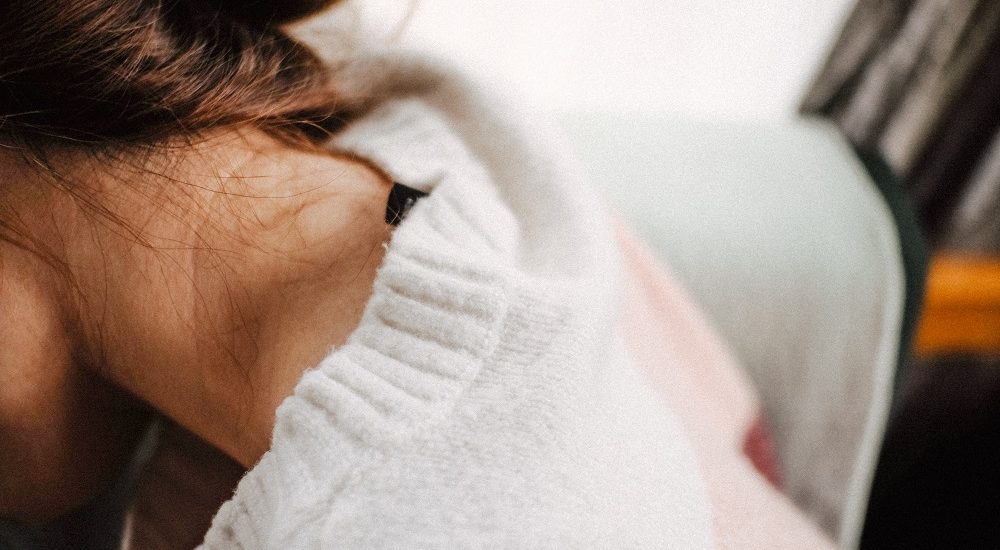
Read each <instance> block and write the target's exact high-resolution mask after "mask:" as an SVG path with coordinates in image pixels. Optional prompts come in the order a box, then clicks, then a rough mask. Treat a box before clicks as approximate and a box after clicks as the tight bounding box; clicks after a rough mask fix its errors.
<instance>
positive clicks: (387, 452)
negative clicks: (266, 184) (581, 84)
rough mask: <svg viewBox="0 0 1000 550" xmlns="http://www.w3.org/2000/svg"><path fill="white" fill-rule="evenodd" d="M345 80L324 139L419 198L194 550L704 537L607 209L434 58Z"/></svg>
mask: <svg viewBox="0 0 1000 550" xmlns="http://www.w3.org/2000/svg"><path fill="white" fill-rule="evenodd" d="M340 80H341V81H342V82H344V83H345V89H346V92H347V93H349V94H351V95H353V96H356V97H363V98H368V99H367V100H368V102H369V104H370V108H369V110H367V114H365V115H363V116H362V117H360V119H359V120H358V121H357V122H354V123H352V124H351V126H350V127H349V128H348V129H347V130H345V131H344V132H343V133H342V134H341V135H340V136H339V137H338V138H337V139H336V141H335V143H333V144H332V145H333V146H335V147H338V148H342V149H347V150H350V151H353V152H356V153H358V154H360V155H363V156H365V157H367V158H369V159H371V160H373V161H374V162H376V163H377V164H378V165H379V166H381V167H382V168H384V169H385V170H386V171H387V172H389V174H391V175H392V176H393V178H395V179H396V180H397V181H399V182H402V183H404V184H407V185H410V186H414V187H418V188H422V189H425V190H430V191H431V192H430V195H429V196H428V197H426V198H424V199H422V200H421V201H420V202H418V203H417V205H416V206H415V207H414V208H413V209H412V210H411V211H410V213H409V215H408V216H407V218H406V219H405V220H404V221H403V223H402V224H401V225H400V226H399V227H398V228H397V229H396V230H395V233H394V235H393V237H392V240H391V242H390V244H389V245H388V249H387V253H386V256H385V260H384V263H383V265H382V267H381V268H380V270H379V272H378V274H377V277H376V279H375V283H374V290H373V294H372V297H371V300H370V302H369V303H368V305H367V307H366V310H365V313H364V315H363V318H362V320H361V323H360V326H359V327H358V328H357V329H356V331H355V332H354V333H353V335H352V336H351V337H350V339H349V340H348V342H347V343H346V344H345V345H343V346H341V347H339V348H337V349H334V350H333V351H332V352H331V353H330V354H329V356H328V357H327V358H326V359H324V360H323V361H322V363H321V364H320V365H319V366H318V367H316V368H315V369H312V370H310V371H309V372H307V373H306V374H305V375H304V376H303V378H302V380H301V381H300V382H299V384H298V386H297V388H296V390H295V393H294V395H293V396H291V397H289V398H288V399H287V400H285V402H284V403H283V404H282V405H281V407H280V408H279V409H278V413H277V424H276V426H275V430H274V434H273V440H272V447H271V450H270V451H268V452H267V453H266V454H265V455H264V457H263V458H262V459H261V461H260V463H259V464H257V465H256V466H255V467H254V468H253V469H252V470H250V472H249V473H247V475H246V476H245V477H244V479H243V480H242V481H241V482H240V484H239V487H238V488H237V490H236V493H235V495H234V496H233V498H232V499H231V500H230V501H229V502H227V503H226V504H225V505H224V506H223V507H222V508H221V509H220V511H219V512H218V514H217V516H216V518H215V520H214V522H213V524H212V527H211V529H210V531H209V532H208V534H207V536H206V539H205V543H204V546H203V547H204V548H212V549H216V548H217V549H230V548H247V549H264V548H267V549H277V548H281V549H286V548H683V549H693V548H706V547H711V546H712V533H711V517H710V510H709V504H708V497H707V496H706V492H705V487H704V482H703V480H702V476H701V474H700V473H699V471H698V466H697V464H696V460H695V456H694V454H693V451H692V449H691V446H690V444H689V442H688V440H687V438H686V436H685V435H684V432H683V431H682V430H681V428H680V425H679V423H678V421H677V419H676V418H675V417H674V415H673V414H672V413H671V412H670V411H669V410H668V408H667V406H666V405H665V404H664V402H663V401H662V400H661V399H660V398H659V397H658V395H657V394H655V393H654V391H653V389H652V388H650V387H649V386H648V384H647V382H646V381H645V379H643V378H642V377H641V375H640V374H639V373H638V372H637V371H636V369H635V367H634V366H633V364H632V361H631V360H630V358H629V357H628V355H627V354H626V352H625V351H624V346H623V341H622V337H621V334H620V329H619V325H620V322H619V321H620V320H619V313H618V312H619V308H620V303H619V302H620V299H621V298H620V291H621V289H620V285H621V275H620V273H619V259H618V252H617V250H616V249H615V247H614V241H613V236H612V233H611V230H610V228H609V224H608V219H607V214H606V213H605V211H604V209H603V208H602V207H601V205H600V204H599V203H598V202H597V201H596V200H595V199H594V198H593V197H592V196H591V192H590V191H589V190H588V188H587V187H586V185H585V183H584V181H583V178H582V177H581V175H580V172H579V171H578V169H577V168H576V166H575V164H574V163H573V162H572V161H571V160H569V157H568V156H567V155H565V154H563V153H562V152H561V149H560V146H559V145H558V144H557V142H556V141H555V140H552V139H551V138H550V137H547V136H548V135H549V134H550V131H549V129H547V128H546V127H545V125H544V124H540V123H538V122H535V121H534V119H533V118H532V117H531V115H530V114H528V113H525V112H523V111H520V110H515V109H513V108H512V107H510V106H508V105H505V104H500V103H499V102H496V101H494V100H492V99H489V96H490V94H486V93H484V91H483V90H480V89H478V88H477V87H476V86H474V85H471V84H469V83H467V82H465V81H463V80H462V79H461V78H459V77H456V76H455V75H453V74H450V73H448V72H447V71H444V70H441V69H440V68H438V66H437V65H435V64H433V63H428V62H422V61H417V60H414V59H409V58H406V57H403V56H398V55H382V56H373V57H371V58H367V59H361V60H355V61H352V62H350V63H348V64H345V65H344V67H343V68H342V70H341V77H340Z"/></svg>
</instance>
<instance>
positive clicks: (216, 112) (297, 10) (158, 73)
mask: <svg viewBox="0 0 1000 550" xmlns="http://www.w3.org/2000/svg"><path fill="white" fill-rule="evenodd" d="M336 2H337V0H0V148H3V149H5V150H7V151H12V152H13V153H14V154H15V156H17V157H20V158H21V159H22V160H23V161H24V162H25V164H26V165H29V166H33V167H35V169H36V172H38V173H39V174H40V175H42V176H43V178H44V179H47V180H49V181H51V182H52V184H53V185H55V186H56V187H58V188H59V189H61V190H63V191H65V192H67V193H70V194H71V195H72V196H73V197H74V199H75V201H76V202H77V204H79V205H80V206H81V207H82V208H85V209H87V210H88V211H90V213H91V214H92V215H94V216H97V217H98V218H102V219H104V220H105V221H107V222H110V223H112V224H113V225H116V226H118V227H119V228H120V229H122V230H124V232H125V233H127V234H129V235H131V236H132V237H134V238H135V240H137V241H139V242H144V241H145V239H144V238H143V237H142V236H141V235H140V234H139V233H138V232H137V231H136V230H135V229H134V228H131V227H129V226H128V224H127V223H126V222H125V221H124V220H123V219H122V218H121V217H120V216H118V215H116V213H115V212H112V211H110V210H109V209H108V208H106V207H105V206H104V205H102V204H101V201H100V200H98V199H97V198H96V197H94V196H91V193H90V191H88V190H87V189H85V188H82V186H78V185H74V182H72V181H70V180H69V178H68V177H66V176H64V175H63V174H62V172H61V170H60V168H58V167H57V166H56V164H55V163H53V162H51V161H50V158H51V156H52V154H53V153H55V152H60V153H61V152H65V151H67V150H69V151H70V152H75V153H82V154H84V155H88V156H92V157H98V158H100V159H101V160H102V161H109V160H110V161H115V160H121V159H123V158H125V156H126V155H122V154H120V153H124V152H130V151H135V150H136V149H141V148H145V147H157V146H160V145H164V144H166V143H167V142H174V140H176V139H178V138H179V139H181V141H182V142H184V141H186V140H193V139H197V138H198V137H199V136H200V135H202V134H205V133H207V132H208V131H210V130H213V129H218V128H226V127H238V126H244V125H252V126H254V127H257V128H260V129H262V130H264V131H265V132H267V133H269V134H270V135H271V136H273V137H276V138H278V139H281V140H282V141H286V142H289V143H291V144H293V145H295V146H297V147H300V148H311V149H313V150H316V145H318V144H319V142H320V141H321V139H322V138H323V137H325V136H328V135H329V133H330V132H331V131H333V130H335V129H336V128H337V126H339V125H340V122H341V121H342V120H344V118H345V116H346V110H343V109H341V104H342V101H341V98H340V97H339V96H338V94H337V91H336V89H335V87H334V85H333V82H332V79H331V76H330V74H329V71H327V70H326V68H325V67H324V66H323V64H322V62H321V61H320V60H319V58H318V57H316V56H315V55H313V53H312V52H311V51H309V49H308V48H306V47H305V46H304V45H302V44H300V43H298V42H296V41H295V40H293V39H292V38H291V37H289V36H288V35H287V34H286V33H285V32H283V31H282V30H281V28H280V27H279V26H280V25H282V24H284V23H288V22H290V21H293V20H295V19H298V18H301V17H304V16H307V15H310V14H312V13H315V12H317V11H319V10H322V9H325V8H327V7H329V6H331V5H332V4H335V3H336ZM140 169H141V168H140ZM2 185H3V183H2V182H0V186H2ZM0 191H3V188H2V187H0ZM19 219H20V218H19V215H18V213H17V212H16V211H14V210H13V209H12V207H11V206H10V205H8V204H5V202H4V201H3V200H2V198H0V241H6V242H8V243H10V244H13V245H15V246H18V247H21V248H24V249H26V250H28V251H31V252H34V253H36V254H38V255H39V256H40V257H42V258H43V259H44V260H45V261H46V262H49V263H50V264H52V265H53V266H54V267H56V268H57V269H58V270H60V271H65V269H64V268H63V267H62V266H60V265H59V264H61V260H60V259H59V258H58V256H57V255H56V254H53V253H52V252H51V251H49V250H48V249H47V248H46V246H45V245H44V243H42V242H40V241H38V240H37V239H35V238H34V237H33V236H32V235H31V234H30V233H29V232H27V231H25V230H24V228H23V227H22V225H21V223H19ZM0 264H2V258H0Z"/></svg>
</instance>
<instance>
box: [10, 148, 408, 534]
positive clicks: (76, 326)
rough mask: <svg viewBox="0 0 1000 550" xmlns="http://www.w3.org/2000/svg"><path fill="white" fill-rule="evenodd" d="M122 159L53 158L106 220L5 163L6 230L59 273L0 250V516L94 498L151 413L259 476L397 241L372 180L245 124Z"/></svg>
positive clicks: (40, 512)
mask: <svg viewBox="0 0 1000 550" xmlns="http://www.w3.org/2000/svg"><path fill="white" fill-rule="evenodd" d="M120 160H123V162H107V161H105V162H95V161H94V160H93V159H88V158H83V159H77V158H69V159H65V162H62V163H61V164H60V165H61V166H65V167H66V171H67V173H68V176H69V179H71V180H72V181H74V182H81V183H79V185H85V186H87V187H88V188H89V189H90V191H91V192H90V193H88V194H87V195H86V196H88V197H95V198H97V199H98V201H99V203H100V205H101V206H102V207H103V208H106V209H107V210H108V211H109V212H111V213H112V214H113V216H114V217H116V218H119V220H118V221H119V222H123V223H111V222H109V221H107V220H104V219H102V218H101V217H100V216H95V214H94V213H93V212H92V211H90V210H88V209H87V208H82V207H81V206H80V201H79V200H74V199H73V197H72V194H70V193H67V192H66V191H64V190H60V189H56V188H54V187H52V186H51V185H48V184H46V183H44V182H42V181H41V180H40V179H39V176H38V174H37V172H36V171H35V169H33V168H32V167H27V166H24V165H22V164H20V163H19V162H18V161H17V160H16V158H15V157H13V156H12V155H8V154H0V175H2V178H3V180H4V181H5V182H8V183H5V185H4V186H3V187H2V188H0V189H3V191H0V194H2V195H3V196H2V199H3V202H2V204H4V205H5V206H6V207H7V210H5V211H4V214H5V215H9V213H10V212H15V213H17V217H16V219H14V220H13V222H11V221H10V220H9V219H4V221H5V222H7V223H8V224H10V223H15V225H17V227H18V229H19V230H20V231H21V232H23V233H27V234H30V235H31V236H32V238H33V239H34V240H35V241H36V242H39V243H43V244H44V245H45V246H46V247H48V248H49V249H51V251H52V253H53V255H54V256H56V257H58V259H59V261H60V262H65V265H66V266H67V269H68V271H69V273H68V275H69V277H64V276H62V275H61V274H60V273H58V272H57V271H56V270H54V269H52V268H51V267H50V266H49V265H48V264H46V263H45V262H42V261H40V260H39V259H38V257H37V256H36V255H33V254H30V253H27V252H24V251H22V250H20V249H18V248H17V247H15V246H13V245H12V244H10V243H2V244H0V260H2V264H0V281H2V284H3V286H2V287H0V442H2V444H0V445H2V446H0V495H3V496H0V516H4V517H12V518H15V519H19V520H22V521H27V522H29V523H34V524H40V523H43V522H45V521H48V520H50V519H52V518H53V517H56V516H58V515H60V514H61V513H64V512H66V511H68V510H71V509H73V508H74V507H75V506H78V505H79V504H80V503H82V502H84V501H85V500H86V499H87V498H89V497H91V496H92V495H93V494H94V492H95V491H96V490H97V489H98V488H99V487H100V486H102V484H103V483H106V481H107V479H108V478H109V477H110V476H111V475H113V473H114V471H115V470H116V469H117V467H118V465H119V464H120V463H121V460H122V457H123V456H124V453H125V451H126V450H127V449H128V448H129V447H130V445H131V443H132V442H133V441H134V439H135V437H136V436H137V434H138V427H139V426H141V424H142V420H143V419H144V413H143V409H144V407H145V406H146V405H147V404H148V406H149V407H151V408H152V409H155V410H157V411H159V412H161V413H162V414H164V415H165V416H167V417H169V418H170V419H172V420H173V421H174V422H176V423H177V424H178V425H179V426H180V427H182V428H183V429H184V430H187V431H190V432H191V434H194V435H195V436H197V437H198V438H200V439H202V440H204V441H205V442H207V443H208V444H209V445H210V446H211V447H214V448H216V449H219V450H221V451H222V452H223V453H224V454H225V455H227V456H228V457H231V459H232V460H233V461H235V463H236V464H238V465H239V466H241V467H243V468H249V467H251V466H252V465H253V464H255V463H256V461H257V460H258V459H259V458H260V456H261V455H262V454H263V453H264V452H265V451H266V450H267V448H268V447H269V442H270V434H271V430H272V427H273V423H274V411H275V409H276V408H277V405H278V404H279V403H280V402H281V400H282V399H284V397H286V396H287V395H289V394H290V393H291V392H292V389H293V388H294V385H295V383H296V382H297V381H298V379H299V378H300V376H301V373H302V371H303V370H305V369H307V368H310V367H312V366H313V365H315V364H316V363H317V362H318V361H319V360H320V359H321V358H322V357H323V356H324V355H326V354H327V353H328V352H329V350H330V348H331V347H332V346H336V345H338V344H341V343H343V342H344V341H345V340H346V338H347V336H348V335H349V334H350V332H351V331H352V330H353V329H354V327H355V326H356V325H357V323H358V321H359V319H360V314H361V311H362V308H363V306H364V304H365V302H366V301H367V299H368V296H369V294H370V292H371V283H372V280H373V278H374V274H375V270H376V269H377V267H378V265H379V264H380V262H381V258H382V253H383V247H382V244H383V243H384V242H385V241H386V240H387V239H388V237H389V235H390V231H389V228H388V227H387V226H386V225H385V223H384V220H383V211H384V207H385V201H386V197H387V195H388V192H389V189H390V187H391V182H390V181H388V180H387V179H386V178H384V177H383V176H381V175H380V174H379V173H378V172H377V171H376V170H373V169H370V168H368V167H367V166H365V165H364V164H362V163H359V162H356V161H354V160H351V159H349V158H346V157H336V156H330V155H324V154H317V153H304V152H297V151H293V150H291V149H290V148H289V147H287V146H286V145H283V144H280V143H277V142H275V141H274V140H271V139H269V138H267V137H265V136H263V135H261V134H259V133H255V132H253V131H245V132H228V133H226V134H220V135H218V136H213V137H212V138H211V139H208V140H207V141H205V142H203V143H199V144H197V145H195V146H193V147H191V146H183V147H178V148H176V149H167V150H161V151H157V152H154V153H152V154H150V155H148V156H145V157H142V158H125V159H120ZM68 281H73V282H74V283H75V285H76V286H73V285H71V284H69V283H68ZM119 388H120V389H119ZM123 390H124V391H123ZM121 411H125V412H124V413H123V412H121Z"/></svg>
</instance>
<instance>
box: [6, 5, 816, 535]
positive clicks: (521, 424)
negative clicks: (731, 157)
mask: <svg viewBox="0 0 1000 550" xmlns="http://www.w3.org/2000/svg"><path fill="white" fill-rule="evenodd" d="M328 3H329V2H323V1H319V0H313V1H300V2H273V3H271V2H266V1H258V2H251V3H248V4H243V3H237V2H228V1H224V0H172V1H170V0H124V1H123V0H73V1H71V2H66V1H65V0H60V1H55V0H41V1H40V0H12V1H9V2H7V3H5V4H4V6H3V7H0V37H3V42H4V44H5V48H4V50H3V51H2V52H0V74H2V75H3V80H2V81H0V90H2V92H0V116H3V125H2V127H0V142H2V143H3V145H4V147H3V149H2V157H0V159H2V161H0V169H2V170H3V173H4V178H3V180H4V182H5V183H4V185H3V187H2V190H0V192H2V200H0V205H2V209H3V210H2V215H0V223H2V224H3V225H2V229H3V231H4V232H3V241H2V248H0V258H2V273H0V275H2V277H3V287H2V293H0V303H2V304H3V308H2V310H0V311H2V313H0V315H2V316H3V319H2V322H0V326H2V327H3V328H2V329H0V342H2V343H0V346H2V349H3V355H0V372H2V373H3V377H4V380H5V383H4V384H3V386H2V389H0V419H2V422H0V426H2V428H0V429H2V430H3V432H2V437H3V441H4V445H3V448H2V449H0V464H3V466H4V467H3V468H2V470H0V472H3V473H2V474H0V476H2V479H0V488H2V495H3V497H2V501H0V516H3V517H6V518H10V519H13V520H16V521H18V522H21V523H27V524H29V525H44V524H46V523H47V522H49V521H51V520H53V519H55V518H57V517H59V516H61V515H63V514H65V513H67V512H69V511H71V510H74V509H76V508H77V507H79V506H80V505H81V504H83V503H85V502H86V501H87V500H88V499H90V498H91V497H92V496H93V495H94V494H95V493H96V492H98V491H100V490H101V488H102V487H104V486H106V484H107V483H108V482H109V480H110V479H112V478H113V477H114V476H115V475H117V472H118V471H119V470H120V469H121V467H122V464H123V463H124V461H125V460H126V458H127V457H128V455H129V453H130V451H131V449H132V448H133V447H134V445H135V442H136V440H137V438H138V437H139V435H140V433H141V430H142V428H143V426H144V425H145V419H146V415H145V413H144V411H146V410H149V411H152V412H155V414H157V415H162V416H163V417H164V418H166V419H168V420H169V421H170V422H172V423H175V424H176V425H177V426H180V427H181V428H182V429H183V430H184V431H186V432H190V433H191V434H193V436H195V437H197V438H198V439H200V440H203V441H204V442H206V443H207V445H209V446H210V448H211V449H215V450H217V451H213V452H221V453H222V454H224V455H225V456H227V457H229V458H230V459H232V461H235V463H238V464H239V465H240V467H241V468H242V469H244V470H245V471H246V473H245V475H243V477H242V479H241V480H240V482H239V484H238V486H235V487H234V488H233V489H234V490H235V492H234V493H233V494H232V495H231V498H229V499H228V500H227V501H226V502H225V503H224V504H223V505H222V506H221V508H219V509H218V511H217V512H215V510H209V513H210V514H213V515H214V519H213V520H212V522H211V526H210V528H209V529H208V532H207V533H205V534H203V535H204V536H203V538H204V547H206V548H235V547H243V548H319V547H322V548H341V547H356V548H388V547H420V548H424V547H428V548H430V547H518V548H521V547H524V548H535V547H546V548H567V547H588V548H592V547H601V548H619V547H621V548H624V547H629V548H631V547H644V548H645V547H672V548H702V547H712V546H720V547H727V548H736V547H744V548H759V547H768V548H773V547H794V548H804V547H816V548H821V547H826V546H827V545H828V544H829V543H828V542H827V540H826V539H825V538H824V536H823V535H821V534H820V533H818V531H816V530H815V529H814V528H813V527H812V526H811V525H810V524H809V523H808V522H807V521H806V520H805V519H804V518H803V517H802V516H801V515H800V514H799V513H798V512H797V511H795V510H794V508H792V507H791V505H790V504H788V503H787V502H786V501H785V500H784V499H783V497H782V496H781V495H780V494H779V493H778V491H777V490H776V489H775V488H774V487H773V486H772V485H770V484H769V483H768V481H767V480H766V479H765V474H767V473H769V472H770V473H773V472H774V469H773V463H769V461H768V460H767V458H768V449H767V446H766V437H764V432H763V430H762V429H761V426H762V424H761V423H760V422H759V420H758V418H757V409H758V406H757V404H756V401H755V398H754V397H753V395H752V392H751V391H750V390H749V387H748V385H747V384H745V382H744V381H743V379H742V378H741V376H740V375H739V373H738V372H737V371H736V370H735V369H734V368H733V366H732V364H731V361H730V360H729V358H728V356H727V355H726V354H725V353H724V352H723V351H722V349H721V347H720V346H719V345H718V343H717V342H716V341H715V337H714V336H713V335H712V334H711V332H710V331H709V330H708V329H707V327H706V326H705V325H704V324H703V322H702V321H701V320H700V318H699V316H698V314H697V312H696V311H695V309H694V308H693V307H692V306H691V305H690V303H689V302H688V301H687V300H686V299H685V298H684V296H683V293H682V292H681V291H680V290H679V289H678V288H677V287H676V285H674V283H672V282H671V280H670V279H669V278H668V277H667V276H666V275H665V274H663V273H662V272H660V271H659V269H658V268H657V267H656V266H655V265H654V262H653V261H652V260H651V259H650V258H649V256H648V254H646V253H645V252H644V250H643V249H642V248H641V246H640V245H638V244H637V243H636V242H635V241H634V239H633V238H632V237H631V236H630V235H629V234H628V232H627V231H626V230H625V229H623V228H622V227H621V226H620V225H619V224H618V223H617V222H616V221H615V220H614V218H613V216H611V215H610V214H609V213H608V212H606V211H605V209H604V208H603V207H602V206H601V205H600V203H599V202H598V201H597V200H596V199H595V198H594V197H592V196H591V194H590V193H589V191H587V190H586V187H585V184H584V182H583V178H582V177H581V176H580V174H579V173H578V171H577V169H576V167H575V164H574V162H573V161H572V160H571V159H570V158H569V157H567V156H566V155H565V154H564V153H563V152H562V151H561V149H560V147H559V146H558V144H557V140H554V139H552V138H551V136H550V133H551V132H550V130H549V129H548V128H547V127H546V125H545V124H544V123H540V122H538V121H537V120H535V119H534V117H532V116H531V115H530V114H528V113H526V112H522V111H520V110H517V109H514V108H513V107H510V106H508V105H506V104H504V103H501V102H498V101H496V100H494V99H492V98H491V97H490V94H488V93H486V92H485V91H484V90H481V89H480V88H477V87H476V86H475V85H474V84H470V83H468V82H466V81H464V80H463V79H462V78H461V77H459V76H457V75H454V74H452V73H451V72H449V71H447V70H445V69H441V68H440V67H439V66H437V65H436V64H434V63H431V62H428V61H424V60H421V59H417V58H413V57H409V56H407V55H404V54H400V53H392V52H372V53H362V52H354V53H350V54H349V55H348V53H347V52H344V55H342V56H341V58H342V59H343V61H341V62H338V63H337V64H335V65H324V64H323V63H321V62H320V61H318V58H317V57H316V56H315V55H314V54H313V53H311V52H310V51H309V50H308V49H307V48H306V47H305V46H303V45H302V44H300V43H298V42H296V41H295V40H293V39H292V38H290V37H289V36H288V35H287V34H285V32H284V31H283V30H281V27H280V25H281V24H284V23H287V22H290V21H292V20H295V19H298V18H301V17H303V16H305V15H307V14H311V13H314V12H317V11H320V10H321V9H324V8H326V7H327V6H326V4H328ZM425 193H426V196H424V197H423V198H420V197H421V196H423V195H424V194H425ZM744 449H751V451H750V452H744ZM171 452H174V453H178V455H179V456H180V457H181V459H182V460H183V459H184V458H185V456H186V457H187V459H188V460H189V462H190V461H191V456H190V455H185V452H184V451H183V449H181V450H180V451H178V450H177V449H176V448H175V449H173V450H172V451H171ZM154 464H156V463H155V462H154ZM224 471H225V468H222V469H221V470H220V471H219V472H218V475H219V476H224ZM153 472H154V474H155V469H154V470H153ZM213 475H216V474H215V473H214V471H213V470H211V469H208V470H202V471H200V472H197V473H193V474H192V476H201V478H200V479H212V478H213ZM152 477H153V478H155V475H154V476H152ZM193 479H194V482H193V483H191V485H196V484H197V483H198V481H197V479H199V478H197V477H195V478H193ZM223 479H224V477H223ZM189 481H190V480H189ZM155 486H156V485H155V484H147V485H146V486H144V487H143V488H141V489H140V494H141V495H143V498H144V499H145V500H142V499H140V501H139V503H138V504H137V505H136V509H137V510H141V509H143V508H146V509H148V508H149V507H153V508H154V509H155V508H156V507H157V506H158V505H159V506H162V507H164V508H165V509H174V508H168V507H169V506H171V504H170V503H168V502H166V501H160V502H158V501H157V500H156V494H155V491H153V492H152V493H151V492H150V491H151V487H155ZM175 496H176V497H177V498H178V499H180V500H181V501H183V500H184V498H185V497H186V495H185V493H184V491H180V494H179V495H175ZM146 517H148V516H144V515H143V514H141V513H139V514H135V515H134V516H133V523H132V532H133V534H132V535H130V536H133V537H134V536H135V533H141V532H142V531H143V529H144V525H143V522H144V521H145V520H144V518H146ZM171 518H173V520H174V521H176V522H177V523H179V524H183V523H184V522H186V521H189V520H188V519H187V518H186V517H184V516H182V515H181V514H176V515H169V517H167V518H166V520H165V521H167V522H170V521H171ZM189 527H190V525H189ZM184 530H185V529H184V525H180V526H179V527H178V529H177V531H178V532H183V531H184ZM201 538H202V536H198V540H201ZM178 540H179V539H178ZM166 542H170V541H166ZM175 543H176V544H179V545H183V544H184V543H180V542H176V541H175Z"/></svg>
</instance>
